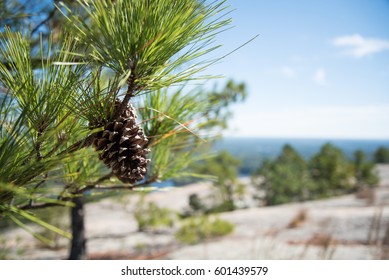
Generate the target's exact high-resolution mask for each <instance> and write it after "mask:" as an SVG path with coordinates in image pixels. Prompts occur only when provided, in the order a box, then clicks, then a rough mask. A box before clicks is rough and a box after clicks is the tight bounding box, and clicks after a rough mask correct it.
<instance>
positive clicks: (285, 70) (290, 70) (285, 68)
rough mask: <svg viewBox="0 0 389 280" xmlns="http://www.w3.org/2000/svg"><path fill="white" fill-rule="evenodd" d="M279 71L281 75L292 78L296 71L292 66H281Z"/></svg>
mask: <svg viewBox="0 0 389 280" xmlns="http://www.w3.org/2000/svg"><path fill="white" fill-rule="evenodd" d="M281 73H282V75H284V76H285V77H287V78H294V77H296V71H295V70H294V69H293V68H291V67H289V66H283V67H282V68H281Z"/></svg>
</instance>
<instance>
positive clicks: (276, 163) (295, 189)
mask: <svg viewBox="0 0 389 280" xmlns="http://www.w3.org/2000/svg"><path fill="white" fill-rule="evenodd" d="M254 176H257V177H258V176H260V177H262V180H255V181H257V182H258V183H257V186H258V188H259V189H260V190H261V191H264V192H265V198H264V200H265V204H266V205H275V204H282V203H287V202H293V201H305V200H309V199H317V198H324V197H331V196H335V195H340V194H344V193H351V192H355V191H357V190H360V189H362V188H372V187H375V186H377V185H378V183H379V178H378V175H377V173H376V170H375V166H374V163H372V162H370V161H368V160H367V159H366V156H365V154H364V153H363V152H362V151H356V152H355V153H354V159H353V160H349V159H347V158H346V156H345V155H344V154H343V152H342V151H341V150H340V149H339V148H337V147H335V146H334V145H332V144H330V143H327V144H325V145H323V146H322V147H321V149H320V151H319V152H318V153H317V154H316V155H314V156H313V157H312V158H311V159H310V160H309V161H308V162H306V161H305V160H304V159H303V158H302V157H301V156H300V155H299V154H298V153H297V151H296V150H295V149H294V148H293V147H292V146H290V145H285V146H284V147H283V149H282V152H281V154H280V155H279V156H278V157H277V158H275V159H274V160H265V161H264V162H263V163H262V164H261V166H260V168H259V169H258V170H257V171H256V173H255V175H254Z"/></svg>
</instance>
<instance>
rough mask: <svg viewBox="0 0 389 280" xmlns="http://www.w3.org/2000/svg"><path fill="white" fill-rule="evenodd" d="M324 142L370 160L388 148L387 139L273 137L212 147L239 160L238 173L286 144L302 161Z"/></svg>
mask: <svg viewBox="0 0 389 280" xmlns="http://www.w3.org/2000/svg"><path fill="white" fill-rule="evenodd" d="M325 143H332V144H333V145H335V146H336V147H338V148H340V149H341V150H342V151H343V153H344V154H345V155H346V156H347V157H348V158H351V157H352V155H353V153H354V152H355V151H356V150H362V151H364V152H365V154H366V155H367V156H368V158H370V159H372V157H373V154H374V152H375V151H376V150H377V149H378V148H379V147H380V146H384V147H386V148H389V140H352V139H350V140H345V139H280V138H278V139H272V138H224V139H221V140H219V141H218V142H217V143H216V144H215V146H214V147H215V149H216V150H217V151H220V150H227V151H229V152H230V153H231V154H232V155H234V156H235V157H236V158H238V159H240V160H241V161H242V168H241V173H243V174H245V173H251V172H252V171H253V168H255V166H259V164H260V162H261V161H263V160H264V159H266V158H274V157H276V156H277V155H278V154H279V153H280V152H281V149H282V147H283V146H284V145H285V144H290V145H292V146H293V147H294V148H295V149H296V150H297V152H299V153H300V155H301V156H302V157H304V158H305V159H309V158H310V157H312V156H313V155H314V154H316V153H317V152H319V150H320V148H321V147H322V146H323V145H324V144H325Z"/></svg>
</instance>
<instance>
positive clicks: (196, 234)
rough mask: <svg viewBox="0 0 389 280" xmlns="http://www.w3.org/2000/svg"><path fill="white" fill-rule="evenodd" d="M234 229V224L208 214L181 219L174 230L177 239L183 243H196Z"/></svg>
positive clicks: (225, 233)
mask: <svg viewBox="0 0 389 280" xmlns="http://www.w3.org/2000/svg"><path fill="white" fill-rule="evenodd" d="M233 230H234V225H233V224H232V223H230V222H228V221H225V220H222V219H220V218H217V217H216V218H210V217H209V216H208V215H203V216H199V217H190V218H187V219H185V220H183V221H182V225H181V227H180V229H179V230H178V231H177V232H176V238H177V240H178V241H180V242H182V243H185V244H197V243H200V242H202V241H205V240H208V239H211V238H215V237H219V236H224V235H227V234H229V233H231V232H233Z"/></svg>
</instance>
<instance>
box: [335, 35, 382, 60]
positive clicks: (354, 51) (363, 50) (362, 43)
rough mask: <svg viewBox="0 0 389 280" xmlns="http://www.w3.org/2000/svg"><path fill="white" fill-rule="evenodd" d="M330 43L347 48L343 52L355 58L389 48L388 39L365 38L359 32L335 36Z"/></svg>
mask: <svg viewBox="0 0 389 280" xmlns="http://www.w3.org/2000/svg"><path fill="white" fill-rule="evenodd" d="M332 43H333V45H334V46H336V47H345V48H348V50H346V51H345V54H347V55H350V56H353V57H357V58H360V57H364V56H367V55H369V54H373V53H378V52H382V51H386V50H389V40H383V39H375V38H365V37H363V36H361V35H359V34H354V35H347V36H340V37H336V38H335V39H334V40H333V42H332Z"/></svg>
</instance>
